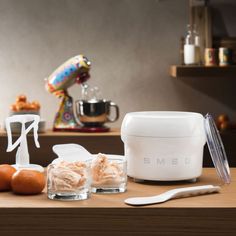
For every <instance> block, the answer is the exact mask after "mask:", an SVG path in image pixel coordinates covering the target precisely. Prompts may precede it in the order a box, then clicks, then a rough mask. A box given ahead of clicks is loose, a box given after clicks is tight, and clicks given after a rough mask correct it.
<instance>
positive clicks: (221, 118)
mask: <svg viewBox="0 0 236 236" xmlns="http://www.w3.org/2000/svg"><path fill="white" fill-rule="evenodd" d="M228 121H229V117H228V116H227V115H226V114H221V115H219V116H218V118H217V122H219V123H220V124H221V123H224V122H228Z"/></svg>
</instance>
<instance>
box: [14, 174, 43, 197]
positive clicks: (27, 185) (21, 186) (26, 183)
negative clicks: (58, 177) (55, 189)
mask: <svg viewBox="0 0 236 236" xmlns="http://www.w3.org/2000/svg"><path fill="white" fill-rule="evenodd" d="M44 187H45V177H44V174H43V173H41V172H39V171H35V170H18V171H17V172H16V173H15V174H14V175H13V176H12V180H11V188H12V191H13V192H14V193H17V194H25V195H30V194H38V193H41V192H42V191H43V189H44Z"/></svg>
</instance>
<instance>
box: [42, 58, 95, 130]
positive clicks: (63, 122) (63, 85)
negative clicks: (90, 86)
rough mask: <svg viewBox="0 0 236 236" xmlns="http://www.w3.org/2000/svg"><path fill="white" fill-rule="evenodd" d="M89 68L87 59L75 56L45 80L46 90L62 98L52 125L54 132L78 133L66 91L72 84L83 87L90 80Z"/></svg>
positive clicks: (70, 100) (72, 107)
mask: <svg viewBox="0 0 236 236" xmlns="http://www.w3.org/2000/svg"><path fill="white" fill-rule="evenodd" d="M90 67H91V63H90V61H89V60H88V59H87V57H85V56H83V55H77V56H75V57H72V58H70V59H69V60H67V61H66V62H64V63H63V64H62V65H61V66H59V67H58V68H57V69H56V70H55V71H54V72H53V73H52V74H51V75H50V76H49V77H48V78H47V79H46V90H47V91H48V92H49V93H52V94H54V95H55V96H57V97H59V98H62V101H61V104H60V107H59V110H58V112H57V114H56V117H55V120H54V124H53V130H54V131H79V129H80V125H79V124H78V121H77V118H76V116H75V115H74V104H73V99H72V97H71V96H69V94H68V92H67V89H68V88H69V87H71V86H73V85H74V84H81V85H83V83H85V82H86V81H87V80H88V79H89V78H90V75H89V70H90Z"/></svg>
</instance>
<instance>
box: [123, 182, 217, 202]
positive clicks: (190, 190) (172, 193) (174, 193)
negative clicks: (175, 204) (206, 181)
mask: <svg viewBox="0 0 236 236" xmlns="http://www.w3.org/2000/svg"><path fill="white" fill-rule="evenodd" d="M219 191H220V187H219V186H213V185H202V186H196V187H187V188H176V189H172V190H169V191H167V192H164V193H162V194H159V195H156V196H151V197H134V198H128V199H126V200H125V203H126V204H129V205H133V206H141V205H150V204H156V203H162V202H166V201H168V200H170V199H173V198H183V197H192V196H197V195H202V194H210V193H216V192H219Z"/></svg>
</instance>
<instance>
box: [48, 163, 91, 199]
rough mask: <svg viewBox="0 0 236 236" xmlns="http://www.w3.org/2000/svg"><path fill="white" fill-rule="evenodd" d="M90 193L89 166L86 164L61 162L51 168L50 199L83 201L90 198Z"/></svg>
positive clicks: (49, 173) (49, 180) (49, 169)
mask: <svg viewBox="0 0 236 236" xmlns="http://www.w3.org/2000/svg"><path fill="white" fill-rule="evenodd" d="M89 192H90V174H89V166H88V164H86V163H85V162H80V161H77V162H66V161H61V162H59V163H56V164H51V165H50V166H49V168H48V196H49V198H51V199H59V200H80V199H81V200H82V199H83V198H84V199H86V198H87V197H88V196H86V195H89ZM60 198H61V199H60ZM70 198H71V199H70Z"/></svg>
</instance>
